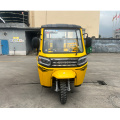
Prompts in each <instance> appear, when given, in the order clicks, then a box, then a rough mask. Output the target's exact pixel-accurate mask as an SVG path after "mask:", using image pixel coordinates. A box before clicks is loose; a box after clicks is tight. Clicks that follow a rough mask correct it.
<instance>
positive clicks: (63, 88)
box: [60, 81, 67, 104]
mask: <svg viewBox="0 0 120 120" xmlns="http://www.w3.org/2000/svg"><path fill="white" fill-rule="evenodd" d="M66 101H67V86H66V81H60V102H61V103H62V104H65V103H66Z"/></svg>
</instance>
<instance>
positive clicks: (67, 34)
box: [43, 29, 83, 53]
mask: <svg viewBox="0 0 120 120" xmlns="http://www.w3.org/2000/svg"><path fill="white" fill-rule="evenodd" d="M43 52H44V53H74V52H78V53H81V52H83V47H82V41H81V35H80V30H78V29H77V30H75V29H69V30H66V29H45V30H44V42H43Z"/></svg>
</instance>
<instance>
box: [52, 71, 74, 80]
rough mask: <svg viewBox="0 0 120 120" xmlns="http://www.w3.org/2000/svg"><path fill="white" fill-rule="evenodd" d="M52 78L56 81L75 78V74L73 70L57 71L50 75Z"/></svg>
mask: <svg viewBox="0 0 120 120" xmlns="http://www.w3.org/2000/svg"><path fill="white" fill-rule="evenodd" d="M52 77H55V78H57V79H70V78H75V77H76V73H75V72H74V71H73V70H57V71H55V72H54V73H53V74H52Z"/></svg>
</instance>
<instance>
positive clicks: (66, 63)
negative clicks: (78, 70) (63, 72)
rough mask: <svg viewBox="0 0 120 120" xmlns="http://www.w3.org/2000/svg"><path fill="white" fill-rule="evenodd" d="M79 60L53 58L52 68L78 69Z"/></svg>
mask: <svg viewBox="0 0 120 120" xmlns="http://www.w3.org/2000/svg"><path fill="white" fill-rule="evenodd" d="M77 60H78V58H51V66H52V67H76V66H77Z"/></svg>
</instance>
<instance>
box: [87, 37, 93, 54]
mask: <svg viewBox="0 0 120 120" xmlns="http://www.w3.org/2000/svg"><path fill="white" fill-rule="evenodd" d="M91 52H92V39H91V38H90V37H87V38H86V53H87V54H90V53H91Z"/></svg>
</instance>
